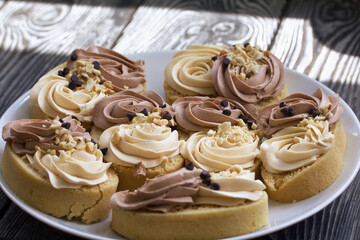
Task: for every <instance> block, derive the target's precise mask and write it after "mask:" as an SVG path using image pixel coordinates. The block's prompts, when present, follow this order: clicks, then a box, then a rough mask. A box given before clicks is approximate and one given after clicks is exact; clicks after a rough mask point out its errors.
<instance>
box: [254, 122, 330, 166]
mask: <svg viewBox="0 0 360 240" xmlns="http://www.w3.org/2000/svg"><path fill="white" fill-rule="evenodd" d="M317 118H318V117H317ZM317 118H315V120H314V119H305V120H302V121H301V122H300V123H299V124H298V125H297V126H296V127H286V128H284V129H282V130H280V131H278V132H277V133H275V134H274V135H272V138H271V139H269V140H266V141H264V142H263V143H262V144H261V146H260V151H261V154H260V159H261V160H262V162H263V164H264V167H265V168H266V170H267V171H268V172H271V173H283V172H289V171H292V170H296V169H298V168H301V167H303V166H306V165H308V164H311V163H313V162H315V161H316V160H317V159H318V158H319V156H320V155H321V154H323V153H325V152H326V151H328V150H329V149H330V147H331V144H332V141H333V139H334V134H333V133H332V132H331V131H330V129H329V125H330V123H329V121H327V120H325V121H324V120H317Z"/></svg>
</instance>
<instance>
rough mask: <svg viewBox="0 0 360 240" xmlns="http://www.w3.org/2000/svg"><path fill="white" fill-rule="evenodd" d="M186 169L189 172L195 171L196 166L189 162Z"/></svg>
mask: <svg viewBox="0 0 360 240" xmlns="http://www.w3.org/2000/svg"><path fill="white" fill-rule="evenodd" d="M185 168H186V169H187V170H193V169H194V164H193V163H192V162H188V163H187V164H185Z"/></svg>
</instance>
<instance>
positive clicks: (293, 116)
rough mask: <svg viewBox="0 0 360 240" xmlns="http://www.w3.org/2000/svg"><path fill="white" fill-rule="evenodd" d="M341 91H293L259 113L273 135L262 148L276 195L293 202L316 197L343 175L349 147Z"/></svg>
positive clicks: (266, 175)
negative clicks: (310, 92) (339, 94)
mask: <svg viewBox="0 0 360 240" xmlns="http://www.w3.org/2000/svg"><path fill="white" fill-rule="evenodd" d="M342 112H343V106H342V105H341V104H340V103H339V96H338V95H337V94H333V95H329V96H327V95H326V94H325V93H324V92H323V91H322V90H321V89H320V88H319V89H317V90H316V91H315V92H314V94H313V95H307V94H302V93H295V94H292V95H290V96H288V97H286V98H284V99H282V100H281V101H280V102H279V103H277V104H273V105H269V106H267V107H265V108H264V109H262V110H261V111H260V113H259V121H258V122H259V128H260V129H261V130H263V131H264V133H265V135H266V136H267V137H270V136H269V135H270V134H272V135H271V137H270V139H268V140H266V141H264V142H263V143H262V144H261V146H260V152H261V153H260V159H261V161H262V163H263V168H262V170H261V175H262V177H263V179H264V182H265V184H266V185H267V191H268V194H269V196H270V197H271V198H273V199H275V200H279V201H285V202H292V201H298V200H302V199H305V198H308V197H311V196H313V195H315V194H317V193H318V192H320V191H322V190H323V189H325V188H326V187H328V186H329V185H330V184H331V183H332V182H333V181H335V179H336V178H337V177H338V176H339V174H340V172H341V169H342V165H343V159H344V154H345V149H346V135H345V132H344V129H343V128H342V125H341V122H340V117H341V115H342Z"/></svg>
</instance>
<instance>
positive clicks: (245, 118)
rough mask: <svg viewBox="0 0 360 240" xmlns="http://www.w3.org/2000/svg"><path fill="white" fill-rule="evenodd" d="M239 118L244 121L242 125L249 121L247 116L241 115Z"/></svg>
mask: <svg viewBox="0 0 360 240" xmlns="http://www.w3.org/2000/svg"><path fill="white" fill-rule="evenodd" d="M239 118H241V119H242V120H243V121H244V123H247V122H248V121H249V117H248V116H247V115H243V116H241V115H240V116H239Z"/></svg>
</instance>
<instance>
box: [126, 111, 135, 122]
mask: <svg viewBox="0 0 360 240" xmlns="http://www.w3.org/2000/svg"><path fill="white" fill-rule="evenodd" d="M135 116H136V114H135V113H133V112H128V113H127V117H128V119H129V121H130V122H131V121H132V120H133V118H134V117H135Z"/></svg>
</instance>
